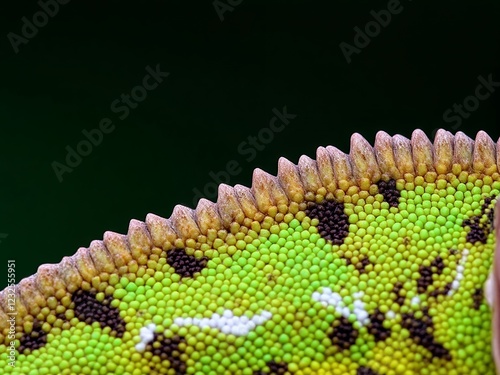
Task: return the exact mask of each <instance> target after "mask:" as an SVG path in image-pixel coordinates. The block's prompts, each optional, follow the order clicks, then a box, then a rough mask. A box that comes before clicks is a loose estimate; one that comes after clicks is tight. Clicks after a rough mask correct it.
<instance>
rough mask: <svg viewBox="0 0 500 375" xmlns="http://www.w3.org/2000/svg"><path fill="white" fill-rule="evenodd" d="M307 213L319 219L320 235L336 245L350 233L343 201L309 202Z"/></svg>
mask: <svg viewBox="0 0 500 375" xmlns="http://www.w3.org/2000/svg"><path fill="white" fill-rule="evenodd" d="M306 215H307V216H309V217H311V218H313V219H318V220H319V224H318V233H319V235H320V236H321V237H323V238H324V239H326V240H329V241H331V242H332V243H333V244H334V245H340V244H342V243H343V242H344V239H345V238H346V237H347V236H348V234H349V218H348V217H347V215H346V214H345V213H344V204H343V203H340V202H337V201H334V200H325V201H323V202H321V203H315V202H309V203H308V207H307V209H306Z"/></svg>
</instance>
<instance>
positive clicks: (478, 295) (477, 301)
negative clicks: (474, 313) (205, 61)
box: [472, 288, 484, 310]
mask: <svg viewBox="0 0 500 375" xmlns="http://www.w3.org/2000/svg"><path fill="white" fill-rule="evenodd" d="M483 298H484V295H483V288H476V290H475V291H474V294H473V295H472V300H473V301H474V305H473V306H474V309H475V310H479V307H480V306H481V303H482V302H483Z"/></svg>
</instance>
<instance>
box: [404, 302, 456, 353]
mask: <svg viewBox="0 0 500 375" xmlns="http://www.w3.org/2000/svg"><path fill="white" fill-rule="evenodd" d="M401 324H402V326H403V328H405V329H407V330H408V332H409V333H410V337H411V338H412V339H413V341H414V342H415V344H417V345H420V346H422V347H424V348H425V349H427V350H428V351H429V352H430V353H431V354H432V355H433V356H434V357H437V358H444V359H446V360H451V355H450V352H449V350H448V349H446V348H445V347H444V346H443V345H442V344H440V343H438V342H436V340H435V339H434V336H433V335H432V331H433V324H432V319H431V317H430V316H429V315H428V312H427V311H424V316H423V317H422V319H417V318H415V316H414V315H413V313H409V314H404V315H403V320H402V322H401Z"/></svg>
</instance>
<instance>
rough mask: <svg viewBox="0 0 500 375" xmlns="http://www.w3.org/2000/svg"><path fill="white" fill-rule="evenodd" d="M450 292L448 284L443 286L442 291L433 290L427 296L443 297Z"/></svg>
mask: <svg viewBox="0 0 500 375" xmlns="http://www.w3.org/2000/svg"><path fill="white" fill-rule="evenodd" d="M450 290H451V283H448V284H446V285H445V286H444V288H443V289H436V290H433V291H432V292H431V293H429V296H431V297H437V296H445V295H447V294H448V293H449V291H450Z"/></svg>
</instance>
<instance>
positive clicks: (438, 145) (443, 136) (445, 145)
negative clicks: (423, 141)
mask: <svg viewBox="0 0 500 375" xmlns="http://www.w3.org/2000/svg"><path fill="white" fill-rule="evenodd" d="M453 143H454V137H453V135H452V134H451V133H450V132H448V131H446V130H444V129H439V130H438V131H437V132H436V136H435V138H434V168H435V170H436V172H437V173H438V174H446V173H450V172H451V171H452V167H453Z"/></svg>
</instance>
